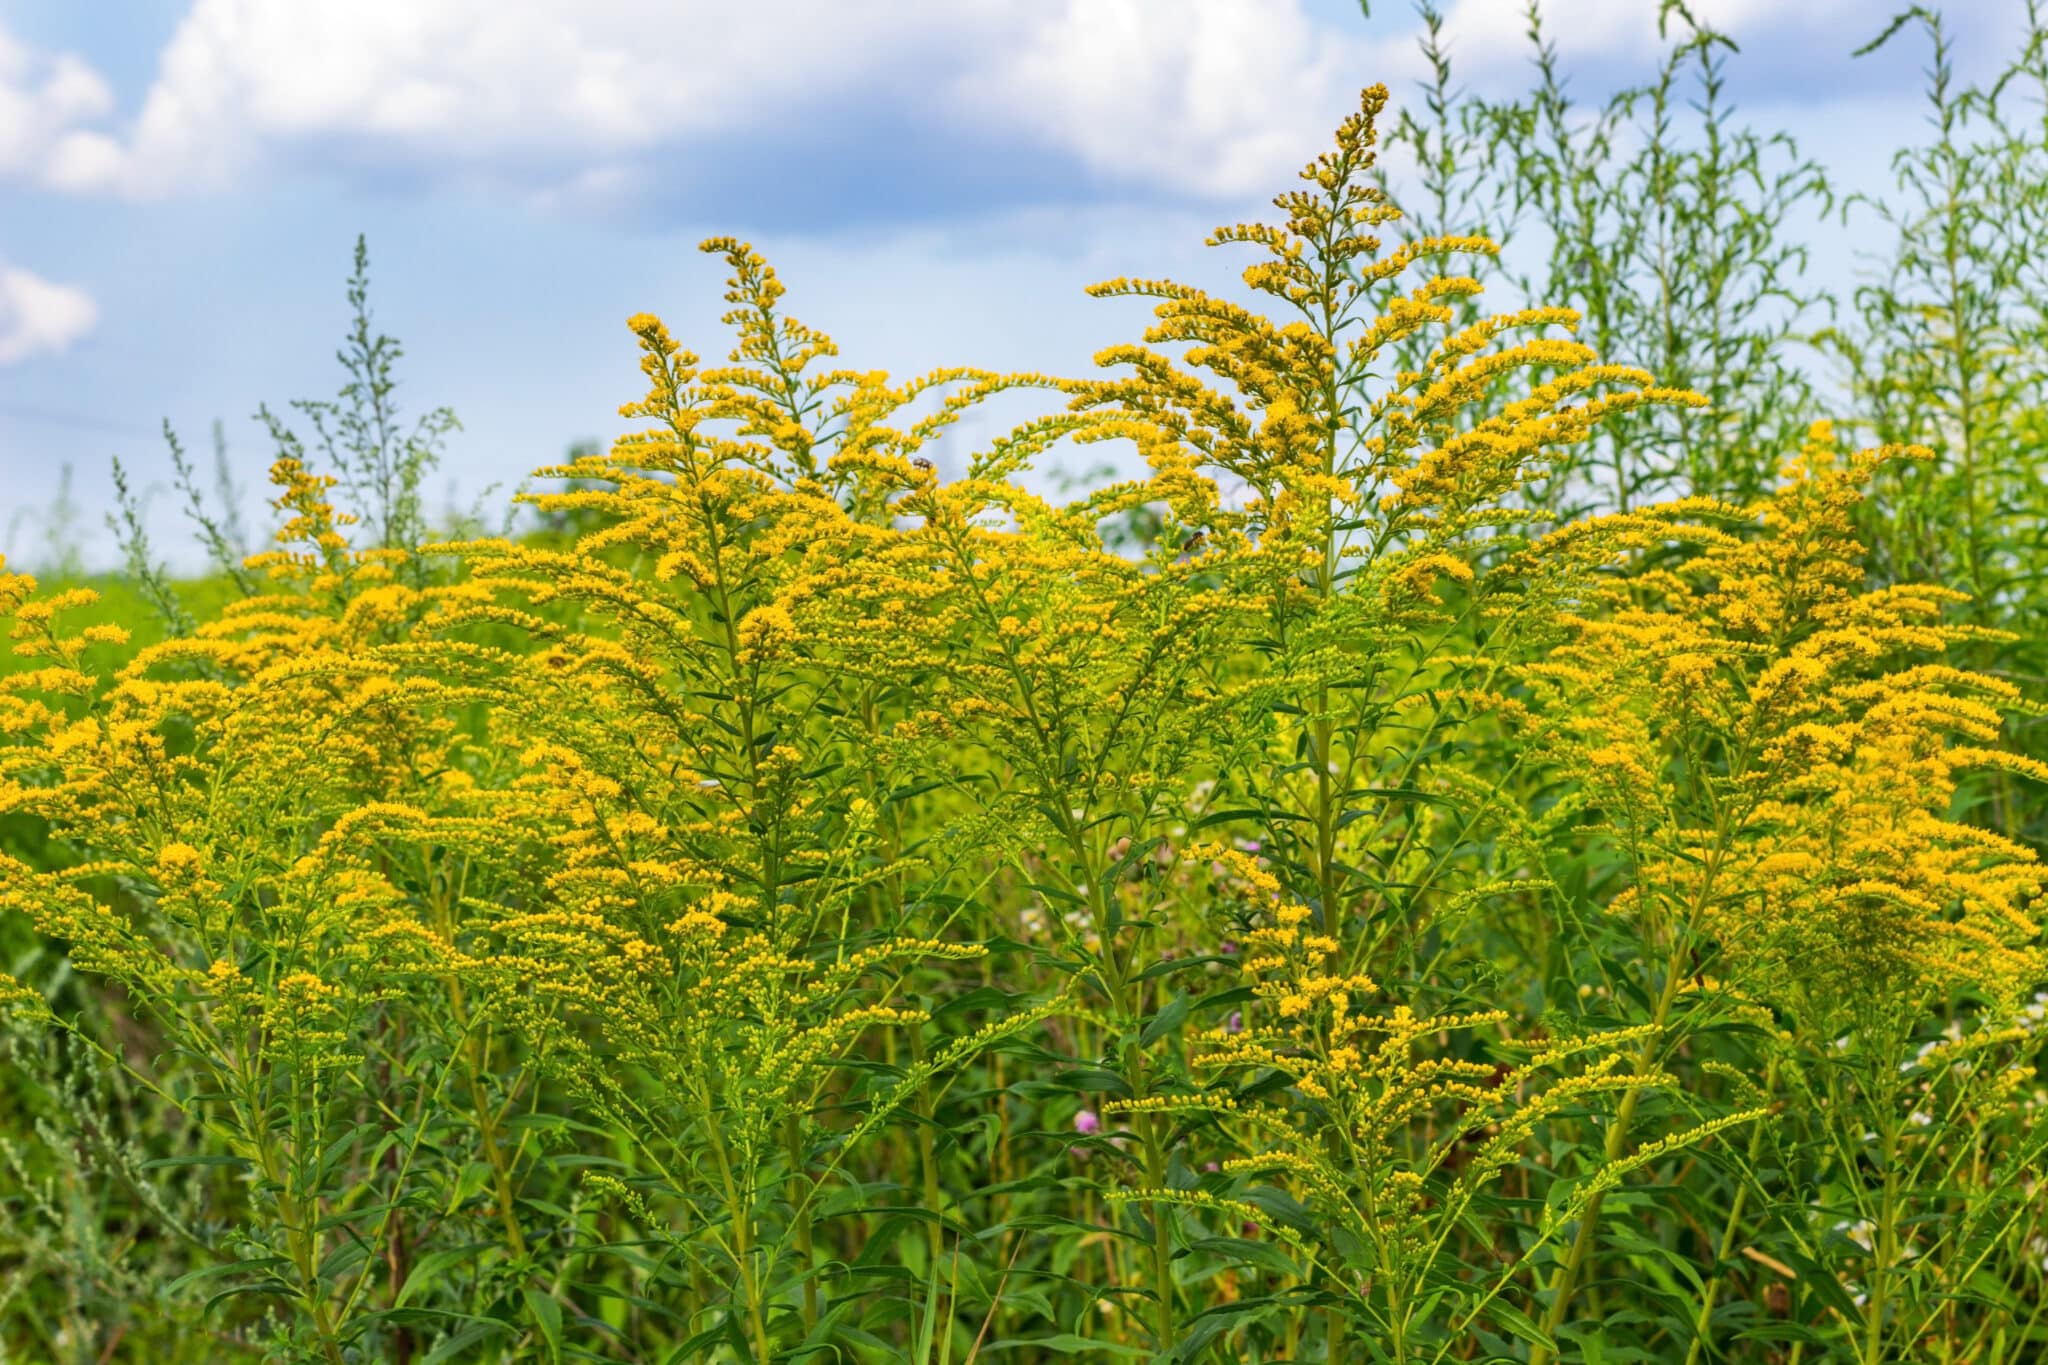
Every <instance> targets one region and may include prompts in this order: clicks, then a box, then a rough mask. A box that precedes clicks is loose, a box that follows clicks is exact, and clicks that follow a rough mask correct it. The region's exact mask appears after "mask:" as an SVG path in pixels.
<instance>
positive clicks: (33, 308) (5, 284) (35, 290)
mask: <svg viewBox="0 0 2048 1365" xmlns="http://www.w3.org/2000/svg"><path fill="white" fill-rule="evenodd" d="M98 321H99V309H98V308H97V307H96V306H95V305H94V304H93V301H92V298H91V296H89V295H87V294H86V293H85V292H84V291H83V290H79V289H74V288H72V287H71V286H70V285H64V284H53V283H52V282H51V281H49V280H46V279H43V278H42V277H41V276H39V275H34V274H31V273H30V272H28V271H26V270H23V269H20V268H19V267H16V266H10V265H7V264H5V263H4V262H0V365H15V364H19V363H20V362H22V361H24V360H27V359H29V358H30V357H32V356H37V355H42V354H45V353H48V352H55V351H62V350H64V349H66V348H67V347H69V346H70V345H71V344H72V343H73V342H75V341H77V340H78V339H79V338H80V337H83V336H84V335H85V334H86V333H87V332H90V331H91V330H92V329H93V324H95V323H96V322H98Z"/></svg>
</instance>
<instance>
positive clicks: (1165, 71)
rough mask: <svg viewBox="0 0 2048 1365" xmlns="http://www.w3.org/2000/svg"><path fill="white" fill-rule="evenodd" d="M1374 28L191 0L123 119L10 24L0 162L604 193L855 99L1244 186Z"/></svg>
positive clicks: (1135, 0)
mask: <svg viewBox="0 0 2048 1365" xmlns="http://www.w3.org/2000/svg"><path fill="white" fill-rule="evenodd" d="M1402 46H1403V47H1404V48H1405V46H1406V44H1402ZM1363 47H1364V44H1363V40H1362V39H1361V38H1360V37H1358V36H1357V35H1356V34H1346V33H1340V32H1338V31H1336V30H1334V29H1331V28H1329V27H1327V26H1324V25H1318V24H1316V23H1314V22H1312V21H1311V20H1309V19H1308V18H1307V17H1306V16H1305V15H1304V14H1303V12H1302V10H1301V9H1300V5H1299V0H1172V3H1159V2H1158V0H1063V2H1062V0H896V2H895V3H891V4H888V5H844V4H825V3H818V0H756V2H755V3H750V4H747V5H716V6H697V5H678V4H675V3H673V0H584V3H581V4H578V5H574V6H564V5H558V4H552V3H545V2H544V0H194V3H193V5H192V7H191V9H190V10H189V12H188V13H187V14H186V16H185V18H184V19H183V21H182V22H181V23H180V25H179V26H178V28H177V30H176V32H175V34H174V35H173V37H172V38H171V40H170V42H169V43H168V45H167V46H166V47H165V49H164V50H163V52H162V54H161V56H160V60H159V65H158V70H157V74H156V77H155V79H154V81H153V83H152V84H151V86H150V87H149V89H148V91H147V92H146V94H144V95H143V96H142V97H141V100H140V103H139V107H138V108H136V109H135V110H133V111H132V113H131V114H129V115H128V116H126V117H124V118H121V119H113V118H109V117H108V115H109V112H110V107H109V106H110V104H111V101H110V99H109V97H108V95H107V92H106V88H105V85H104V83H103V82H100V81H98V78H97V77H94V76H93V75H92V73H91V71H90V69H89V68H86V67H84V66H83V65H82V64H80V63H78V62H76V60H75V59H72V58H68V57H67V58H60V59H54V60H46V61H44V62H43V63H42V65H43V66H44V67H45V68H46V70H45V72H44V74H43V76H42V81H41V84H40V85H36V86H34V87H32V88H31V87H30V86H28V85H26V84H25V83H24V81H23V80H22V79H21V78H19V77H18V76H17V75H10V74H9V73H10V71H13V70H15V69H17V68H18V69H23V70H25V69H26V67H27V65H28V63H29V60H30V59H29V57H28V54H26V53H25V52H22V51H21V50H20V49H19V47H18V45H16V46H15V47H14V48H12V49H9V48H5V47H0V54H4V53H7V52H9V51H13V52H14V53H15V57H14V67H13V68H10V67H8V66H7V65H4V63H5V61H6V60H7V59H6V58H5V57H4V56H0V82H5V85H0V89H5V90H7V91H8V92H9V93H10V94H12V95H14V96H16V97H20V98H30V97H33V98H34V99H36V100H38V101H40V103H39V104H38V106H37V108H38V111H39V112H38V113H37V115H36V117H35V118H34V119H32V120H27V121H25V122H24V124H23V126H24V127H27V128H29V129H31V130H32V131H30V132H28V133H26V134H23V135H22V136H21V138H19V139H17V140H22V141H25V142H33V143H34V144H35V145H34V147H33V148H31V149H30V150H28V151H27V152H24V153H10V152H9V151H7V150H0V173H6V172H13V173H15V174H24V173H27V174H32V175H34V176H35V177H36V178H37V179H39V180H41V181H43V182H44V183H47V184H53V185H62V186H63V187H66V188H72V189H78V190H99V191H106V192H114V193H120V194H125V195H132V196H138V197H149V196H154V195H160V194H166V193H171V192H175V191H180V190H185V189H189V188H194V187H201V186H221V185H227V184H232V183H234V182H235V181H236V180H237V179H238V178H240V177H242V176H244V175H247V174H249V173H251V172H254V171H257V170H260V169H265V168H277V167H280V166H282V167H287V168H290V167H302V168H318V169H322V170H334V169H341V170H344V171H354V172H358V173H362V174H366V175H380V174H381V175H400V176H403V175H407V174H416V175H424V176H431V177H433V178H435V179H437V180H446V179H449V178H451V177H452V178H470V179H474V180H484V181H497V182H512V183H514V184H516V185H519V186H521V187H523V188H526V189H528V190H532V191H536V192H541V193H549V192H554V193H560V192H563V191H576V190H582V189H589V190H596V191H603V190H606V189H610V188H614V187H617V186H619V185H622V184H628V183H630V182H631V181H632V180H633V178H634V176H635V173H636V172H640V171H646V170H648V169H649V168H653V167H658V166H659V165H660V164H661V163H662V157H663V154H664V153H667V152H684V151H687V152H691V153H693V154H703V153H705V152H707V151H711V150H714V149H713V144H721V145H722V147H723V149H724V151H725V152H726V153H727V154H734V153H737V154H738V155H743V156H744V155H751V156H755V157H764V156H769V155H772V156H774V157H776V158H778V159H779V160H780V161H781V162H782V163H783V164H785V165H787V166H789V167H790V170H789V172H788V173H790V174H793V175H798V176H801V175H803V174H804V173H805V170H804V167H803V163H802V160H801V153H802V150H803V149H805V148H806V147H821V146H822V147H824V148H825V149H826V150H827V151H828V152H832V151H833V150H834V149H836V148H837V147H839V146H840V145H842V144H841V143H840V142H839V141H838V139H839V137H840V135H841V134H842V133H843V131H844V125H846V124H847V123H849V122H855V123H865V124H870V125H875V126H878V127H880V128H882V129H884V130H885V131H886V133H887V134H888V135H893V136H898V137H917V136H920V135H928V136H931V137H932V138H933V139H934V141H935V142H936V143H939V144H942V145H947V146H960V145H966V143H965V139H966V138H968V137H970V136H972V137H974V138H976V139H979V140H980V142H979V145H984V146H987V145H994V146H996V147H1002V146H1004V145H1008V146H1011V147H1018V148H1029V149H1031V150H1033V151H1035V152H1037V153H1039V154H1042V155H1048V156H1055V157H1060V158H1064V159H1066V160H1067V161H1069V162H1070V163H1071V162H1078V163H1080V165H1081V166H1082V167H1084V168H1085V169H1086V170H1087V171H1089V172H1091V173H1092V174H1093V176H1094V177H1095V178H1096V179H1098V180H1099V181H1102V182H1106V183H1109V184H1129V185H1132V186H1139V187H1144V188H1148V189H1164V190H1168V191H1178V192H1185V193H1189V194H1193V195H1213V194H1232V193H1236V192H1238V191H1240V190H1242V189H1244V188H1246V187H1247V186H1253V185H1258V186H1263V185H1264V184H1266V183H1268V182H1269V181H1270V179H1271V177H1272V175H1273V174H1274V173H1275V171H1276V170H1279V171H1280V172H1281V173H1284V171H1285V169H1286V168H1287V167H1288V166H1289V165H1290V163H1291V162H1292V161H1293V160H1294V159H1296V158H1297V157H1298V156H1299V152H1300V149H1301V148H1302V147H1303V146H1305V145H1307V146H1312V145H1314V142H1315V139H1316V138H1317V136H1318V135H1319V134H1320V132H1321V131H1323V130H1324V125H1326V124H1327V123H1329V122H1330V120H1331V119H1332V117H1333V116H1334V115H1336V114H1339V113H1341V110H1342V108H1343V106H1344V104H1345V103H1346V102H1347V100H1348V98H1349V96H1350V94H1351V93H1352V90H1353V87H1354V86H1355V85H1356V84H1357V83H1358V80H1359V76H1358V73H1360V72H1361V71H1366V70H1371V69H1373V68H1372V66H1371V65H1370V64H1369V63H1366V62H1364V61H1362V60H1361V58H1362V56H1363V55H1364V51H1363ZM5 111H6V106H4V105H0V112H5ZM15 122H16V121H15V120H12V119H0V127H6V126H8V125H10V124H13V123H15ZM5 136H7V135H6V134H0V137H5ZM5 147H6V144H5V143H0V149H4V148H5ZM792 154H795V155H794V157H793V156H792ZM31 162H33V164H30V163H31ZM941 173H943V170H941Z"/></svg>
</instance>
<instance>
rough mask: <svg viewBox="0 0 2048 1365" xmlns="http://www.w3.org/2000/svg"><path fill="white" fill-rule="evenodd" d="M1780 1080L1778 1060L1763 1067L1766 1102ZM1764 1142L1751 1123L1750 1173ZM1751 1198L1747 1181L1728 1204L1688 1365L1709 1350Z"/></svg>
mask: <svg viewBox="0 0 2048 1365" xmlns="http://www.w3.org/2000/svg"><path fill="white" fill-rule="evenodd" d="M1777 1081H1778V1059H1777V1058H1776V1057H1773V1058H1771V1060H1770V1064H1769V1065H1768V1066H1766V1067H1765V1068H1764V1097H1765V1098H1766V1099H1769V1098H1770V1094H1771V1091H1772V1090H1773V1089H1775V1088H1776V1086H1777ZM1763 1139H1764V1125H1763V1124H1761V1123H1758V1124H1752V1125H1751V1127H1750V1130H1749V1155H1748V1157H1747V1159H1746V1163H1745V1164H1746V1165H1747V1166H1748V1168H1749V1170H1751V1171H1754V1170H1755V1169H1756V1160H1757V1155H1758V1153H1759V1152H1760V1151H1762V1149H1763ZM1748 1197H1749V1184H1748V1182H1747V1181H1745V1182H1744V1183H1742V1184H1740V1185H1738V1186H1736V1187H1735V1198H1734V1199H1733V1200H1731V1201H1730V1203H1729V1205H1728V1221H1727V1222H1726V1223H1725V1224H1724V1225H1723V1226H1722V1228H1721V1244H1720V1246H1719V1247H1718V1248H1716V1250H1715V1252H1714V1265H1713V1269H1712V1272H1711V1274H1710V1275H1709V1277H1708V1279H1707V1288H1706V1292H1705V1293H1704V1294H1702V1295H1701V1296H1700V1311H1699V1313H1698V1314H1697V1315H1696V1316H1695V1317H1694V1318H1693V1325H1692V1345H1691V1346H1690V1347H1689V1348H1687V1350H1686V1353H1685V1365H1697V1362H1698V1361H1699V1359H1700V1353H1701V1352H1702V1351H1703V1350H1704V1349H1705V1348H1706V1343H1707V1329H1708V1327H1709V1325H1710V1324H1711V1321H1712V1319H1713V1316H1714V1300H1715V1299H1716V1298H1718V1297H1719V1296H1720V1293H1721V1283H1722V1281H1721V1267H1722V1266H1724V1265H1726V1264H1727V1263H1728V1256H1729V1253H1730V1252H1732V1251H1734V1250H1735V1234H1736V1233H1737V1232H1739V1231H1740V1230H1741V1228H1742V1210H1743V1205H1744V1204H1745V1203H1746V1202H1747V1200H1748Z"/></svg>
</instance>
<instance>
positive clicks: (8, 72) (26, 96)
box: [0, 28, 114, 184]
mask: <svg viewBox="0 0 2048 1365" xmlns="http://www.w3.org/2000/svg"><path fill="white" fill-rule="evenodd" d="M113 108H114V92H113V90H112V89H111V88H110V87H109V86H108V85H107V82H106V81H105V80H104V79H103V78H102V77H101V76H100V74H99V73H98V72H96V71H94V70H93V69H92V67H90V66H89V65H87V64H86V63H85V62H84V61H83V60H82V59H80V58H78V57H76V56H73V55H72V54H70V53H60V54H58V55H56V56H47V55H44V54H41V53H37V52H33V51H31V50H30V49H29V48H28V47H27V46H25V45H24V44H22V43H20V42H18V41H17V40H15V39H14V38H13V37H12V36H11V35H10V34H9V33H8V32H7V31H6V30H5V29H4V28H0V176H7V177H19V178H21V179H25V180H28V181H30V182H32V183H36V184H55V183H58V182H59V181H60V180H61V179H62V176H61V169H62V165H63V163H64V161H65V160H66V157H67V151H66V145H67V143H68V142H69V141H70V140H71V139H72V137H73V136H74V134H75V133H76V132H77V130H78V128H79V125H81V124H84V123H89V122H91V121H93V120H96V119H101V118H104V117H105V116H106V115H107V114H109V113H111V112H112V111H113Z"/></svg>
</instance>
